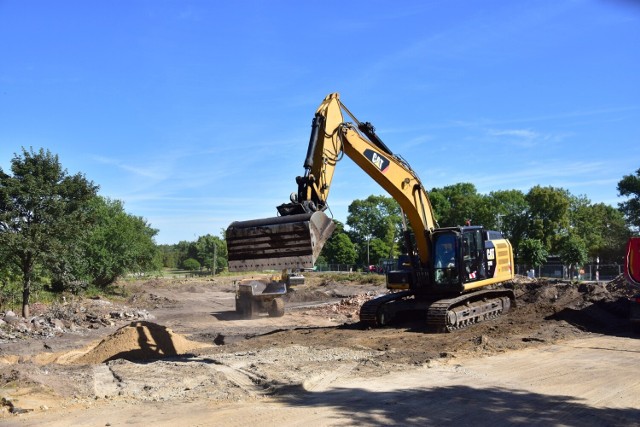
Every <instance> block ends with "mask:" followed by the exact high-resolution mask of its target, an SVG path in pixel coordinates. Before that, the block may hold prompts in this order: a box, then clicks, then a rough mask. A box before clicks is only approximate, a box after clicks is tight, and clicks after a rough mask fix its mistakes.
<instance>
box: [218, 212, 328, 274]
mask: <svg viewBox="0 0 640 427" xmlns="http://www.w3.org/2000/svg"><path fill="white" fill-rule="evenodd" d="M334 228H335V224H334V223H333V221H332V220H331V219H330V218H329V217H327V215H325V214H324V213H323V212H314V213H312V214H306V213H305V214H297V215H287V216H278V217H273V218H263V219H255V220H249V221H236V222H233V223H231V225H229V227H228V228H227V231H226V239H227V250H228V253H229V271H236V272H237V271H259V270H287V269H292V270H295V269H302V268H312V267H313V265H314V263H315V261H316V259H317V258H318V256H319V255H320V251H321V250H322V247H323V246H324V244H325V242H326V241H327V239H329V237H330V236H331V233H333V230H334Z"/></svg>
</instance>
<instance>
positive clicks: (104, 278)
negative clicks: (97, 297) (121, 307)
mask: <svg viewBox="0 0 640 427" xmlns="http://www.w3.org/2000/svg"><path fill="white" fill-rule="evenodd" d="M89 208H90V215H91V218H92V226H91V227H90V230H89V233H88V235H87V236H86V238H85V240H84V242H85V245H84V248H85V249H84V256H83V258H84V259H85V260H86V261H87V265H86V267H84V268H85V269H86V270H85V271H86V275H87V277H88V280H90V281H91V283H92V284H94V285H96V286H100V287H104V286H106V285H109V284H111V283H113V282H114V281H115V280H116V279H118V278H119V277H122V276H124V275H125V274H127V273H146V272H149V271H156V270H158V269H159V268H160V261H159V260H160V257H159V252H158V248H157V247H156V244H155V241H154V237H155V235H156V234H157V233H158V230H156V229H153V228H151V227H150V226H149V224H148V223H147V222H146V221H145V220H144V218H142V217H139V216H135V215H130V214H128V213H127V212H125V210H124V205H123V203H122V202H121V201H120V200H111V199H107V198H104V197H101V196H98V197H94V198H93V199H92V200H91V202H90V204H89Z"/></svg>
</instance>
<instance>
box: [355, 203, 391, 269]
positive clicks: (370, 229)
mask: <svg viewBox="0 0 640 427" xmlns="http://www.w3.org/2000/svg"><path fill="white" fill-rule="evenodd" d="M401 221H402V220H401V217H400V206H399V205H398V203H397V202H396V201H395V200H394V199H393V198H391V197H387V196H373V195H372V196H369V197H367V199H365V200H354V201H353V202H352V203H351V204H350V205H349V215H348V216H347V225H348V226H349V228H350V233H349V234H350V237H351V241H352V242H354V243H355V244H356V245H357V247H358V252H359V260H360V262H361V263H365V262H366V261H367V242H369V241H370V240H371V239H373V238H377V239H380V240H381V241H382V242H384V243H385V244H386V245H387V246H388V247H391V248H393V247H394V246H395V240H396V238H399V237H400V235H399V234H398V231H397V230H398V229H399V228H400V227H401ZM369 249H371V248H370V247H369Z"/></svg>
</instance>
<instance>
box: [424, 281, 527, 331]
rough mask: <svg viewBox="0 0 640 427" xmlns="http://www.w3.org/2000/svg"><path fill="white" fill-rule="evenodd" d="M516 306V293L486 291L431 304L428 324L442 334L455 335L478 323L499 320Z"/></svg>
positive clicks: (509, 291) (506, 290)
mask: <svg viewBox="0 0 640 427" xmlns="http://www.w3.org/2000/svg"><path fill="white" fill-rule="evenodd" d="M512 305H513V306H515V295H514V293H513V291H511V290H508V289H504V290H487V291H480V292H474V293H472V294H467V295H460V296H458V297H455V298H450V299H444V300H439V301H436V302H434V303H432V304H431V305H430V306H429V310H428V311H427V325H428V326H429V327H430V328H433V329H435V330H437V331H439V332H453V331H456V330H459V329H464V328H466V327H468V326H471V325H473V324H475V323H479V322H482V321H484V320H489V319H493V318H496V317H499V316H500V315H501V314H502V313H505V312H507V311H509V308H510V307H511V306H512Z"/></svg>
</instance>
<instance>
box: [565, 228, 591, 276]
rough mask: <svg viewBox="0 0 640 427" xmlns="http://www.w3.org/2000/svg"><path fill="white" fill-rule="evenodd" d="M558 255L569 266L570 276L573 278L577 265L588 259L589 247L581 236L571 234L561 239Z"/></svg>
mask: <svg viewBox="0 0 640 427" xmlns="http://www.w3.org/2000/svg"><path fill="white" fill-rule="evenodd" d="M558 255H560V261H562V263H563V264H564V265H568V266H569V271H570V277H571V278H573V276H574V271H575V269H576V267H578V266H580V265H582V264H584V263H585V262H586V261H587V247H586V245H585V244H584V240H582V239H581V238H580V237H578V236H576V235H574V234H569V235H567V236H564V237H563V238H562V239H561V240H560V242H559V247H558Z"/></svg>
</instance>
